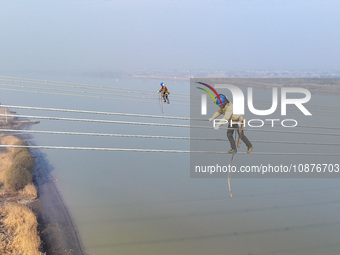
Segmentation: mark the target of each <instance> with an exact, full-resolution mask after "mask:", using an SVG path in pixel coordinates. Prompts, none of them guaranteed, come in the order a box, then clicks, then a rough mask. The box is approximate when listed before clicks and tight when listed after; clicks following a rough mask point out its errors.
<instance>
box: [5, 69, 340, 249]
mask: <svg viewBox="0 0 340 255" xmlns="http://www.w3.org/2000/svg"><path fill="white" fill-rule="evenodd" d="M15 76H21V77H24V78H36V79H40V80H54V81H62V82H77V83H81V84H91V85H101V86H110V87H122V88H131V89H135V90H134V91H132V92H134V93H129V94H128V95H130V97H125V96H120V97H119V98H120V99H122V100H111V99H103V98H94V97H79V96H66V95H61V93H63V94H66V93H67V92H65V91H64V92H62V91H59V92H58V91H53V90H50V91H49V92H50V93H56V94H42V93H30V92H22V91H6V90H1V99H0V101H1V103H2V104H8V105H22V106H36V107H50V108H64V109H78V110H91V111H106V112H122V113H139V114H153V115H162V113H161V107H160V105H159V104H158V101H157V100H155V103H144V102H139V101H137V100H141V101H146V100H148V99H144V98H142V97H148V96H150V95H143V94H140V93H138V90H139V89H141V90H151V91H155V95H157V93H156V92H157V90H158V89H159V83H160V82H166V83H167V84H168V88H169V90H170V92H172V93H174V94H175V93H182V94H186V95H188V94H189V91H190V90H189V85H190V84H189V81H176V80H169V81H168V80H163V81H158V80H155V79H153V80H151V79H149V80H148V79H119V78H115V77H113V78H112V77H111V78H110V77H105V76H104V77H100V76H92V77H90V76H85V75H53V74H39V75H37V74H25V75H23V74H20V75H15ZM2 83H6V82H2ZM7 83H8V82H7ZM11 84H14V83H11ZM27 85H29V84H27ZM30 86H41V87H47V85H37V84H31V85H30ZM3 88H5V86H3ZM6 88H9V87H6ZM49 88H56V87H49ZM12 89H13V87H12ZM17 89H19V88H17ZM24 89H25V90H31V91H32V90H36V89H33V88H22V90H24ZM59 89H69V88H60V87H59ZM77 89H78V90H80V89H79V88H77ZM42 91H43V90H40V92H42ZM84 91H86V90H85V89H84ZM96 92H100V91H99V90H96ZM57 93H59V94H57ZM104 93H107V94H106V95H98V94H97V95H96V96H97V97H105V96H106V97H111V96H112V97H114V96H113V95H109V94H110V93H116V92H112V91H111V92H104ZM78 95H79V93H78ZM83 95H88V94H85V93H83ZM91 95H92V96H93V95H94V94H91ZM124 95H126V94H124ZM132 96H139V97H140V98H135V101H134V100H133V99H134V97H132ZM172 99H173V100H172ZM175 99H179V100H185V98H177V97H175V96H173V97H172V96H171V95H170V100H171V104H170V105H163V111H164V115H170V116H185V117H188V116H189V112H190V111H189V106H188V105H181V104H188V103H189V102H182V101H178V102H177V101H175ZM312 101H313V102H312V103H311V105H321V106H331V107H339V102H338V97H337V96H330V95H313V100H312ZM314 109H315V113H313V117H312V119H309V120H306V122H305V124H313V125H315V126H325V125H329V126H335V127H338V126H339V115H337V112H336V111H331V113H330V111H327V112H325V110H324V109H321V110H320V109H316V108H314ZM13 110H15V111H16V112H17V113H18V114H23V115H40V116H58V117H67V118H84V119H85V118H87V119H100V120H104V119H106V120H121V121H134V122H138V121H139V122H158V123H176V124H187V125H188V124H189V123H188V122H187V121H183V120H168V119H151V118H141V117H126V116H108V115H93V114H80V113H65V112H48V111H36V110H24V109H13ZM31 129H32V130H49V131H73V132H96V133H117V134H140V135H165V136H189V135H190V134H189V129H188V128H174V127H159V126H142V125H126V124H113V123H98V122H96V123H91V122H79V121H78V122H73V121H62V120H40V124H38V125H34V126H32V127H31ZM308 131H314V132H324V133H326V132H331V131H332V130H321V129H320V130H319V129H316V130H308ZM223 132H224V131H223ZM332 132H333V133H337V134H338V133H339V131H337V130H333V131H332ZM223 134H224V133H221V135H223ZM248 137H249V138H250V139H262V138H263V137H264V135H263V134H262V135H258V134H257V133H256V134H255V133H251V132H249V133H248ZM274 138H275V140H294V139H295V140H300V141H316V142H328V143H340V139H339V137H335V136H325V137H322V138H319V137H318V136H314V135H307V136H305V137H304V138H301V136H299V137H296V136H291V137H290V136H289V137H288V136H287V134H277V135H276V136H274ZM274 138H273V139H274ZM32 140H33V141H34V143H35V144H37V145H51V146H80V147H98V148H99V147H107V148H147V149H167V150H189V148H190V143H189V141H188V140H168V139H145V138H143V139H142V138H122V137H99V136H81V135H78V136H76V135H74V136H72V135H56V134H33V135H32ZM254 146H255V148H256V149H257V150H258V151H274V150H276V149H278V150H279V151H287V150H292V151H300V152H301V151H308V152H325V153H339V152H340V149H339V146H332V147H331V146H308V148H306V146H302V145H300V146H298V145H297V146H294V147H293V146H288V145H286V146H280V147H278V146H277V145H276V146H274V145H263V144H258V145H257V144H254ZM42 152H43V153H44V154H45V157H46V160H47V161H48V163H49V165H50V166H51V169H50V170H51V174H52V175H53V177H54V178H56V179H58V182H56V185H57V188H58V189H59V191H60V194H61V196H62V198H63V200H64V202H65V204H66V206H67V208H68V209H69V212H70V214H71V216H72V218H73V221H74V223H75V225H76V228H77V230H78V232H79V235H80V238H81V241H82V243H83V245H84V248H85V250H86V253H87V254H91V255H99V254H129V255H130V254H148V255H149V254H189V255H190V254H195V255H197V254H232V255H250V254H251V255H267V254H268V255H269V254H299V255H300V254H301V255H302V254H306V255H307V254H308V255H314V254H315V255H319V254H328V255H329V254H334V255H335V254H336V255H338V254H339V251H340V245H339V242H338V237H339V234H340V217H339V210H340V195H339V194H340V193H339V191H340V182H339V180H340V179H338V178H234V179H232V187H233V198H232V199H230V198H229V196H228V191H227V181H226V179H225V178H191V177H190V170H189V168H190V156H189V154H188V153H156V152H119V151H118V152H113V151H93V150H91V151H80V150H61V149H49V150H48V149H42ZM254 158H255V157H254ZM261 159H262V158H257V159H256V162H257V161H258V162H260V161H261ZM254 160H255V159H254ZM277 160H279V161H278V162H279V163H282V162H283V163H284V162H289V157H283V158H280V159H277ZM280 160H281V161H280ZM308 160H310V161H312V160H313V158H309V159H308ZM308 160H307V161H308ZM326 160H328V159H326ZM329 162H330V163H340V162H339V159H338V158H336V159H334V157H333V158H331V159H329Z"/></svg>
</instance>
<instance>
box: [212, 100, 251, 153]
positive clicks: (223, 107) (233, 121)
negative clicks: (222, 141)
mask: <svg viewBox="0 0 340 255" xmlns="http://www.w3.org/2000/svg"><path fill="white" fill-rule="evenodd" d="M216 105H217V106H218V107H219V109H218V111H217V112H215V114H214V115H213V116H212V117H211V118H210V119H209V121H210V122H211V121H213V120H214V119H216V118H217V117H219V116H220V115H222V114H223V115H224V116H223V118H222V119H220V120H219V122H217V123H216V124H215V123H214V129H216V130H218V129H219V128H220V126H221V125H223V124H225V123H228V131H227V137H228V140H229V142H230V146H231V149H230V151H229V153H236V152H237V148H236V147H237V146H238V147H240V146H239V143H240V142H241V140H242V141H243V142H244V143H245V144H246V145H247V148H248V149H247V152H248V153H250V152H251V151H252V150H253V145H252V144H251V142H250V141H249V140H248V138H247V137H246V136H245V135H244V132H243V126H244V123H245V119H244V118H243V116H242V115H238V114H233V104H232V102H230V101H229V100H228V99H227V97H226V96H225V95H223V94H219V98H217V97H216ZM235 129H236V130H237V132H238V135H239V139H238V141H237V144H236V143H235V140H234V138H233V134H234V131H235Z"/></svg>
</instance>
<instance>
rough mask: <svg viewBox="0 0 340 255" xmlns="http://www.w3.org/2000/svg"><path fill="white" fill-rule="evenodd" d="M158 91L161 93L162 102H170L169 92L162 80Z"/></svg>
mask: <svg viewBox="0 0 340 255" xmlns="http://www.w3.org/2000/svg"><path fill="white" fill-rule="evenodd" d="M158 93H161V96H162V98H163V100H164V103H168V104H170V101H169V95H170V92H169V90H168V88H167V87H166V86H165V84H164V83H163V82H162V83H161V89H160V90H158Z"/></svg>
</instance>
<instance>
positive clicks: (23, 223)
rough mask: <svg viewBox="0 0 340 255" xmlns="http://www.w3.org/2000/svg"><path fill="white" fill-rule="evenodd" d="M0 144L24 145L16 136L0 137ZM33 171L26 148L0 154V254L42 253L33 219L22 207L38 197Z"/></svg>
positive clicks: (28, 210)
mask: <svg viewBox="0 0 340 255" xmlns="http://www.w3.org/2000/svg"><path fill="white" fill-rule="evenodd" d="M0 142H1V143H2V144H8V145H25V144H26V143H24V142H23V141H21V140H20V139H19V138H17V137H15V136H0ZM33 170H34V158H33V157H32V155H31V153H30V151H29V150H28V149H27V148H7V149H5V150H2V151H1V152H0V254H3V255H21V254H22V255H37V254H42V253H41V252H40V250H39V249H40V247H41V241H40V237H39V235H38V231H37V225H38V223H37V219H36V216H35V215H34V213H33V212H32V211H31V210H30V209H29V208H28V207H27V206H25V205H24V204H27V203H29V202H30V201H33V200H34V199H36V198H37V191H36V188H35V186H34V185H33V184H32V179H33Z"/></svg>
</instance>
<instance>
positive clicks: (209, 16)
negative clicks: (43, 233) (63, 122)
mask: <svg viewBox="0 0 340 255" xmlns="http://www.w3.org/2000/svg"><path fill="white" fill-rule="evenodd" d="M339 10H340V1H337V0H187V1H185V0H181V1H180V0H171V1H170V0H106V1H104V0H97V1H95V0H81V1H76V0H58V1H48V0H32V1H26V0H25V1H24V0H1V1H0V47H1V48H0V70H104V71H108V70H126V69H128V70H151V71H152V70H167V69H178V70H182V69H184V70H188V69H190V70H195V69H209V70H211V69H223V70H254V69H256V70H258V69H260V70H262V69H272V70H273V69H291V70H294V69H299V70H312V69H322V70H340V61H339V59H340V50H339V45H340V29H339V25H340V15H339Z"/></svg>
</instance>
